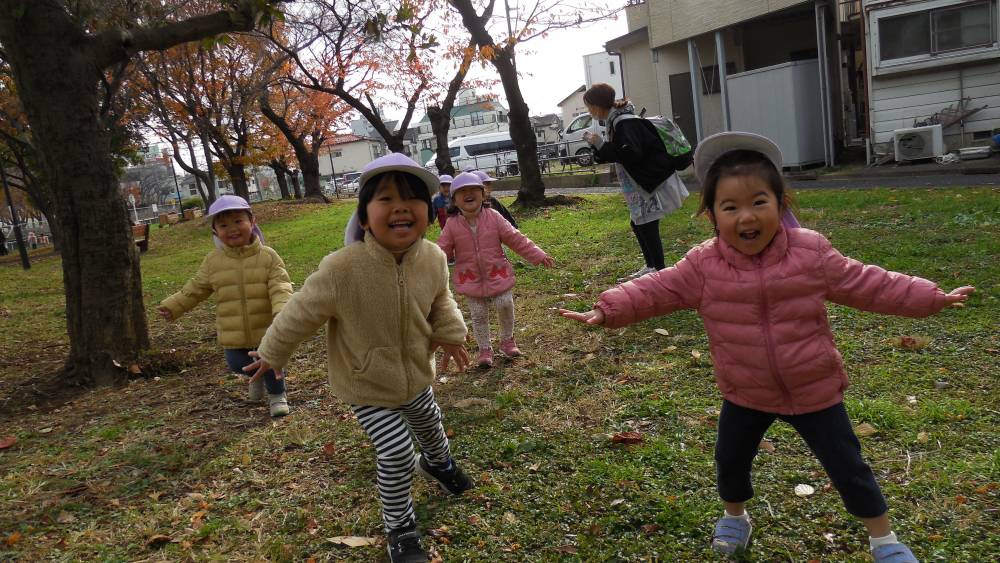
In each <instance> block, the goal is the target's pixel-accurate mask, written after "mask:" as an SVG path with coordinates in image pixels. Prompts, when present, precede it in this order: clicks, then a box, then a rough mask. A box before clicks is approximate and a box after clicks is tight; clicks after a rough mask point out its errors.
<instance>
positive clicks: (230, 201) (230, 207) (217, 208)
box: [205, 195, 265, 248]
mask: <svg viewBox="0 0 1000 563" xmlns="http://www.w3.org/2000/svg"><path fill="white" fill-rule="evenodd" d="M226 211H246V212H247V213H249V214H250V216H251V217H253V209H250V204H249V203H247V200H245V199H243V198H242V197H240V196H238V195H223V196H219V197H218V198H217V199H216V200H215V201H214V202H213V203H212V205H210V206H208V214H207V215H206V216H205V218H206V219H207V220H208V221H209V223H208V224H209V226H210V227H211V228H212V240H213V241H214V242H215V247H216V248H222V247H223V246H225V243H223V242H222V240H221V239H219V237H217V236H215V216H216V215H218V214H219V213H224V212H226ZM251 232H253V234H254V236H255V237H257V240H259V241H260V243H261V244H265V243H264V233H263V232H261V230H260V227H259V226H257V224H256V223H254V225H253V229H252V230H251Z"/></svg>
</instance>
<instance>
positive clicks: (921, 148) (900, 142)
mask: <svg viewBox="0 0 1000 563" xmlns="http://www.w3.org/2000/svg"><path fill="white" fill-rule="evenodd" d="M892 144H893V146H894V147H895V149H896V162H903V161H905V160H920V159H921V158H934V157H935V156H941V155H943V154H944V152H945V151H944V134H943V133H942V131H941V124H940V123H939V124H937V125H927V126H925V127H914V128H912V129H896V130H895V131H893V132H892Z"/></svg>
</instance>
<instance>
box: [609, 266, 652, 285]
mask: <svg viewBox="0 0 1000 563" xmlns="http://www.w3.org/2000/svg"><path fill="white" fill-rule="evenodd" d="M655 271H656V268H650V267H649V266H643V267H642V268H639V269H638V270H636V271H634V272H632V273H631V274H629V275H627V276H625V277H623V278H618V281H619V282H627V281H630V280H634V279H636V278H641V277H642V276H645V275H646V274H650V273H653V272H655Z"/></svg>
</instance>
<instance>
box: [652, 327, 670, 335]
mask: <svg viewBox="0 0 1000 563" xmlns="http://www.w3.org/2000/svg"><path fill="white" fill-rule="evenodd" d="M653 332H655V333H656V334H659V335H662V336H670V332H669V331H668V330H667V329H665V328H654V329H653Z"/></svg>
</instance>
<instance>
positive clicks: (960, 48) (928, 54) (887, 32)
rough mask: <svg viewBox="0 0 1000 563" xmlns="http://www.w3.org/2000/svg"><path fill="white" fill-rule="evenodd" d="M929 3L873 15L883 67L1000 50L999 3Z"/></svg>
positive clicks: (990, 0)
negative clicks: (917, 7) (999, 35)
mask: <svg viewBox="0 0 1000 563" xmlns="http://www.w3.org/2000/svg"><path fill="white" fill-rule="evenodd" d="M929 4H930V6H931V7H930V9H927V5H928V4H921V6H923V7H924V9H923V10H919V11H914V10H913V9H912V8H911V7H908V6H905V5H904V6H899V7H896V8H889V9H886V10H882V11H881V12H882V15H880V14H879V12H878V11H877V12H875V13H874V14H873V18H874V20H875V21H874V25H873V27H874V31H875V36H876V38H877V39H876V38H873V39H875V40H876V41H877V45H878V57H877V62H878V67H879V68H888V67H899V66H901V65H907V64H911V63H921V62H925V61H931V60H934V59H936V58H939V57H941V58H947V59H949V60H950V61H954V59H955V58H956V57H964V56H968V55H976V54H978V53H981V52H984V51H985V52H991V51H1000V45H998V44H997V39H996V38H997V9H996V8H997V4H996V0H974V1H965V2H957V1H955V0H937V1H933V2H930V3H929ZM873 42H875V41H873Z"/></svg>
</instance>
